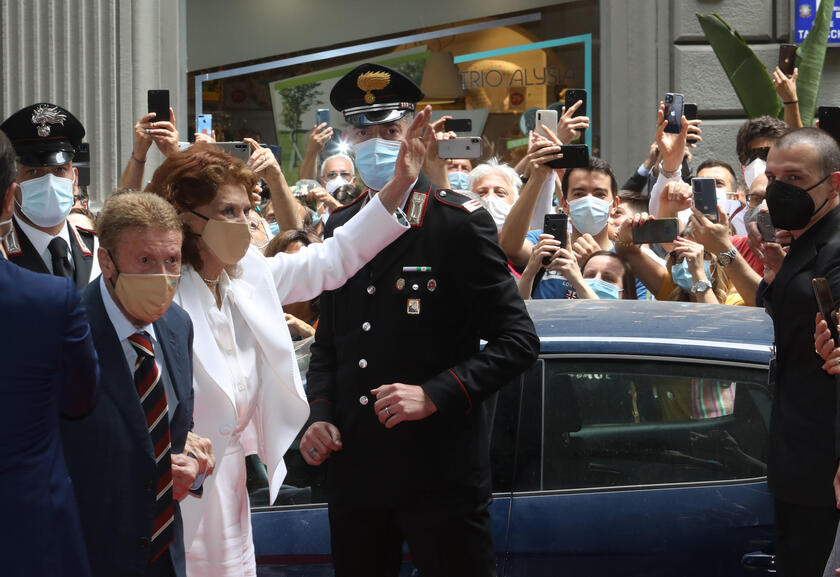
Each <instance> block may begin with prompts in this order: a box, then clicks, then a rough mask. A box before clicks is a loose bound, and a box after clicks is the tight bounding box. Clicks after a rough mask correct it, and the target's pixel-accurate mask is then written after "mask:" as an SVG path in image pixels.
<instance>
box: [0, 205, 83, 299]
mask: <svg viewBox="0 0 840 577" xmlns="http://www.w3.org/2000/svg"><path fill="white" fill-rule="evenodd" d="M67 228H68V229H69V232H70V251H71V252H72V253H73V281H74V282H75V283H76V288H77V289H79V290H82V289H83V288H85V287H86V286H87V285H88V283H89V282H90V280H91V279H90V271H91V270H92V268H93V259H94V258H96V255H94V254H93V247H94V246H95V245H94V242H93V237H94V235H95V234H96V233H94V232H93V231H90V230H85V229H83V228H77V227H74V226H73V225H72V224H70V223H69V222H68V223H67ZM4 246H5V248H6V254H8V256H9V260H10V261H11V262H13V263H15V264H16V265H18V266H21V267H23V268H25V269H28V270H31V271H33V272H40V273H44V274H50V271H49V269H48V268H47V265H45V264H44V260H43V259H42V258H41V255H39V254H38V252H37V251H36V250H35V247H34V246H32V242H31V241H30V240H29V238H28V237H27V236H26V233H24V232H23V230H22V229H21V228H20V227H19V226H18V224H17V221H15V219H12V230H11V231H10V232H9V236H8V237H7V238H6V241H5V243H4Z"/></svg>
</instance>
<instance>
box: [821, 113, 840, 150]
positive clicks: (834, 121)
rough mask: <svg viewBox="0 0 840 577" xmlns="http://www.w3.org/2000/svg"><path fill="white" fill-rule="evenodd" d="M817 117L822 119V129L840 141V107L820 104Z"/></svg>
mask: <svg viewBox="0 0 840 577" xmlns="http://www.w3.org/2000/svg"><path fill="white" fill-rule="evenodd" d="M817 118H819V120H820V130H825V131H826V132H827V133H829V134H830V135H831V136H833V137H834V140H836V141H837V142H838V143H840V107H838V106H820V107H819V108H818V109H817Z"/></svg>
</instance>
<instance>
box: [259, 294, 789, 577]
mask: <svg viewBox="0 0 840 577" xmlns="http://www.w3.org/2000/svg"><path fill="white" fill-rule="evenodd" d="M528 308H529V310H530V312H531V315H532V317H533V318H534V321H535V324H536V327H537V332H538V333H539V336H540V340H541V355H540V358H539V360H538V361H537V362H536V363H535V364H534V365H533V366H532V367H531V368H530V369H529V370H527V371H526V372H525V373H524V374H522V375H521V376H520V377H519V378H518V379H516V380H515V381H514V382H512V383H510V385H508V386H507V387H505V388H503V389H502V390H501V391H500V392H499V394H498V395H497V397H495V398H493V399H491V401H489V402H487V403H485V405H486V406H485V410H487V411H489V414H490V417H491V419H492V420H491V422H492V424H493V427H492V439H491V452H492V463H493V487H494V501H493V504H492V507H491V515H492V519H493V538H494V540H495V544H496V551H497V572H498V575H499V576H500V577H502V576H509V577H520V576H522V577H524V576H528V577H536V576H548V575H551V576H555V575H576V576H580V575H622V576H624V577H630V576H645V577H650V576H657V575H662V576H695V575H696V576H698V577H699V576H703V577H707V576H709V575H741V574H748V575H763V574H770V573H773V570H772V562H773V557H772V529H773V504H772V499H771V496H770V494H769V492H768V490H767V484H766V481H765V471H766V466H765V462H766V455H767V442H768V424H769V418H770V402H771V391H770V390H768V387H767V366H768V359H769V355H770V347H771V344H772V325H771V321H770V319H769V317H768V316H767V315H766V314H765V313H764V311H763V310H762V309H760V308H752V307H733V306H720V305H701V304H693V303H671V302H655V303H651V302H637V301H597V300H596V301H562V300H560V301H558V300H553V301H548V300H543V301H531V302H529V303H528ZM287 466H288V469H289V474H288V477H287V479H286V484H287V487H285V488H284V490H283V491H281V495H280V497H279V498H278V502H277V503H275V506H273V507H264V506H263V507H261V506H259V505H260V503H259V501H258V500H259V499H260V498H263V499H264V498H265V497H264V496H265V491H264V490H259V489H258V490H255V491H254V492H253V496H254V500H253V501H252V505H253V506H254V510H253V517H252V519H253V528H254V539H255V545H256V556H257V564H258V572H259V574H260V575H332V567H331V565H330V560H329V551H330V547H329V527H328V521H327V510H326V505H325V503H324V500H325V498H324V488H323V484H322V483H323V471H321V470H319V468H317V467H309V466H307V465H305V464H304V462H303V460H302V459H301V457H300V455H299V454H298V453H297V452H296V450H291V451H290V452H289V454H288V455H287ZM405 559H406V561H405V563H404V566H403V571H402V573H401V574H402V575H406V576H408V575H411V574H412V570H413V566H412V565H411V557H410V555H409V554H408V551H406V557H405Z"/></svg>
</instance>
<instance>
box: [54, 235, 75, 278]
mask: <svg viewBox="0 0 840 577" xmlns="http://www.w3.org/2000/svg"><path fill="white" fill-rule="evenodd" d="M49 249H50V255H51V256H52V267H53V274H54V275H55V276H63V277H65V278H73V267H72V266H70V260H69V259H68V258H67V242H65V240H64V239H63V238H61V237H60V236H57V237H55V238H54V239H52V240H51V241H50V244H49Z"/></svg>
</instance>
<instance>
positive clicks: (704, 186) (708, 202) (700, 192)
mask: <svg viewBox="0 0 840 577" xmlns="http://www.w3.org/2000/svg"><path fill="white" fill-rule="evenodd" d="M691 189H692V190H693V191H694V206H695V207H696V208H697V210H699V211H700V212H702V213H703V215H704V216H705V217H706V218H708V219H709V220H711V221H712V222H717V221H718V211H717V190H716V189H715V179H714V178H692V179H691Z"/></svg>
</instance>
